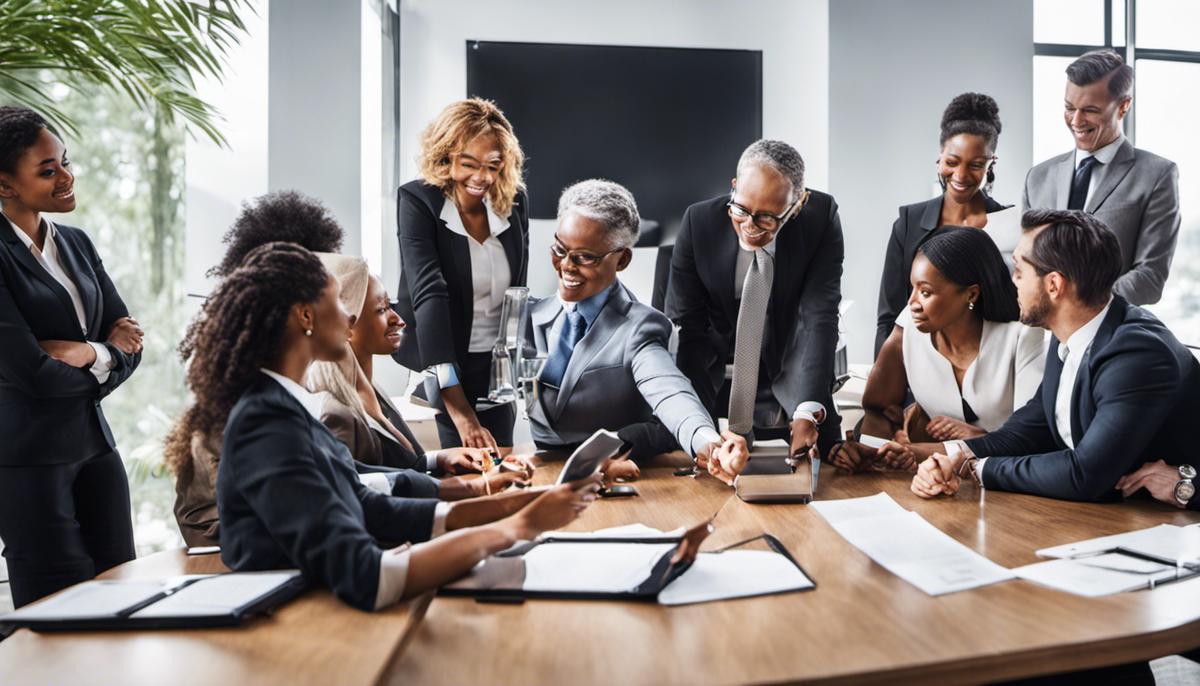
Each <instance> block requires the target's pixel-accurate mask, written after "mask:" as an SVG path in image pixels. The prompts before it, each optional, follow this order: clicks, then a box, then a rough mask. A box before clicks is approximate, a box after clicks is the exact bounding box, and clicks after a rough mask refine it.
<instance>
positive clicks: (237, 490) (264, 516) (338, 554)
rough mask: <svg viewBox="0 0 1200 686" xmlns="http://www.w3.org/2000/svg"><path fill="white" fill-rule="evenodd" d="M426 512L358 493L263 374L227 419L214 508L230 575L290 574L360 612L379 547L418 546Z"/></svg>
mask: <svg viewBox="0 0 1200 686" xmlns="http://www.w3.org/2000/svg"><path fill="white" fill-rule="evenodd" d="M436 505H437V501H435V500H409V499H405V498H394V497H391V496H386V495H382V494H379V493H376V492H374V491H372V490H371V489H369V488H367V487H366V486H364V485H363V484H362V483H361V482H360V481H359V480H358V474H357V473H356V472H355V470H354V463H353V461H352V460H351V459H350V453H349V451H348V450H346V446H345V445H343V444H342V443H341V442H340V441H338V440H337V439H336V438H334V437H333V434H331V433H329V431H328V430H327V429H326V428H325V427H324V426H323V425H322V424H321V423H320V422H318V421H317V420H316V419H314V418H313V417H312V416H311V415H310V414H309V413H308V411H307V410H305V409H304V407H303V406H301V405H300V403H299V402H297V401H296V399H295V398H293V397H292V396H291V395H289V394H288V392H287V391H286V390H285V389H284V388H283V387H282V386H280V385H279V384H278V383H277V382H276V381H275V380H274V379H271V378H270V377H268V376H267V375H265V374H264V375H262V376H261V377H260V378H259V379H257V380H255V381H254V383H253V384H252V385H251V386H250V388H249V389H247V391H246V392H245V393H244V394H242V397H241V398H240V399H239V400H238V402H237V404H236V405H234V407H233V410H232V411H231V412H230V413H229V419H228V421H227V422H226V424H225V437H224V441H223V443H222V447H221V464H220V466H219V467H218V472H217V508H218V510H219V511H220V515H221V559H222V560H223V561H224V562H225V564H226V565H227V566H228V567H229V568H230V569H232V570H235V571H251V570H263V569H282V568H291V567H295V568H298V569H300V571H301V572H303V573H304V577H305V578H306V579H308V580H309V581H310V582H316V583H321V584H324V585H325V586H327V587H329V588H330V589H331V590H332V591H333V593H334V595H336V596H337V597H338V598H341V599H342V600H343V601H345V602H346V603H349V604H350V605H353V606H355V607H358V608H360V609H364V610H370V609H372V608H373V607H374V606H375V595H376V591H377V590H378V585H379V559H380V555H381V554H382V548H381V547H380V542H383V543H400V542H403V541H413V542H418V541H426V540H428V539H429V537H430V534H431V532H432V529H433V512H434V508H435V507H436Z"/></svg>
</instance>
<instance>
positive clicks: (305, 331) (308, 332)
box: [304, 305, 974, 336]
mask: <svg viewBox="0 0 1200 686" xmlns="http://www.w3.org/2000/svg"><path fill="white" fill-rule="evenodd" d="M971 307H974V305H972V306H971ZM304 335H305V336H311V335H312V329H305V330H304Z"/></svg>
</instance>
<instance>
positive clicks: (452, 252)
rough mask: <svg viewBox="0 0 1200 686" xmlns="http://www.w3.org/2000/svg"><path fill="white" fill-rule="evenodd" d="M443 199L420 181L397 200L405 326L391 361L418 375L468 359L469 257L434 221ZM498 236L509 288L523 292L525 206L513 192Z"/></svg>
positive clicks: (463, 242)
mask: <svg viewBox="0 0 1200 686" xmlns="http://www.w3.org/2000/svg"><path fill="white" fill-rule="evenodd" d="M445 204H446V196H445V195H444V194H443V193H442V190H441V189H440V188H437V187H435V186H431V185H429V184H427V183H425V182H424V181H421V180H416V181H409V182H408V183H406V184H404V185H403V186H401V187H400V190H399V191H397V198H396V226H397V235H398V236H399V238H400V286H399V288H398V289H397V290H396V311H397V312H398V313H399V314H400V316H401V317H402V318H403V319H404V321H405V322H406V323H407V324H408V331H407V332H405V333H406V335H405V336H404V340H403V341H402V342H401V344H400V350H399V351H397V352H396V354H395V355H393V356H392V357H393V358H395V360H396V361H397V362H399V363H400V364H402V365H404V366H405V367H408V368H409V369H412V370H416V371H421V370H423V369H426V368H428V367H431V366H433V365H435V364H443V363H446V362H450V363H454V364H455V365H458V364H460V363H461V361H462V360H463V359H465V358H466V356H467V347H468V345H469V343H470V339H471V321H472V319H473V318H474V308H473V303H474V295H473V287H472V284H471V252H470V250H471V249H470V245H469V244H468V243H467V241H468V240H470V239H468V238H467V237H466V236H462V235H460V234H457V233H454V232H453V231H450V230H449V229H447V228H446V223H445V222H443V221H442V220H441V219H440V218H439V217H440V215H441V213H442V206H443V205H445ZM508 223H509V228H508V230H507V231H505V232H504V233H502V234H500V237H499V238H500V243H501V244H502V245H503V246H504V253H505V255H506V256H507V257H508V269H509V272H510V273H511V274H512V284H511V285H513V286H524V285H525V279H526V275H527V273H528V267H529V201H528V199H527V198H526V196H525V193H523V192H518V193H517V197H516V198H515V199H514V201H513V209H512V213H511V214H510V215H509V217H508Z"/></svg>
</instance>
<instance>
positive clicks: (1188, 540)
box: [1037, 524, 1200, 565]
mask: <svg viewBox="0 0 1200 686" xmlns="http://www.w3.org/2000/svg"><path fill="white" fill-rule="evenodd" d="M1109 550H1128V551H1130V552H1134V553H1137V554H1140V555H1146V556H1148V557H1152V558H1154V559H1156V560H1160V561H1162V562H1165V563H1169V564H1181V565H1196V564H1198V563H1200V528H1197V527H1196V526H1175V525H1173V524H1160V525H1158V526H1154V527H1150V528H1148V529H1138V530H1137V531H1130V532H1127V533H1123V534H1114V535H1112V536H1101V537H1100V538H1092V539H1088V540H1086V541H1078V542H1076V543H1068V544H1065V545H1059V546H1054V547H1053V548H1043V549H1042V550H1039V551H1037V554H1038V556H1039V557H1055V558H1071V557H1080V556H1084V555H1093V554H1095V553H1100V552H1105V551H1109Z"/></svg>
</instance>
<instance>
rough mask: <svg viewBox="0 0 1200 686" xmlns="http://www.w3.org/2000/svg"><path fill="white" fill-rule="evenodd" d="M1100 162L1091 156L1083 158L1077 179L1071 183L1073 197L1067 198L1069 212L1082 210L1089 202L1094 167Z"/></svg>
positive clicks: (1077, 172)
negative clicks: (1089, 187)
mask: <svg viewBox="0 0 1200 686" xmlns="http://www.w3.org/2000/svg"><path fill="white" fill-rule="evenodd" d="M1099 161H1100V160H1098V159H1096V157H1095V156H1094V155H1093V156H1090V157H1085V158H1083V161H1082V162H1080V163H1079V168H1078V169H1076V170H1075V178H1074V179H1072V181H1071V195H1070V196H1068V197H1067V209H1068V210H1082V209H1083V205H1084V203H1086V202H1087V193H1088V186H1090V185H1091V184H1092V167H1094V166H1095V165H1096V164H1097V163H1098V162H1099Z"/></svg>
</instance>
